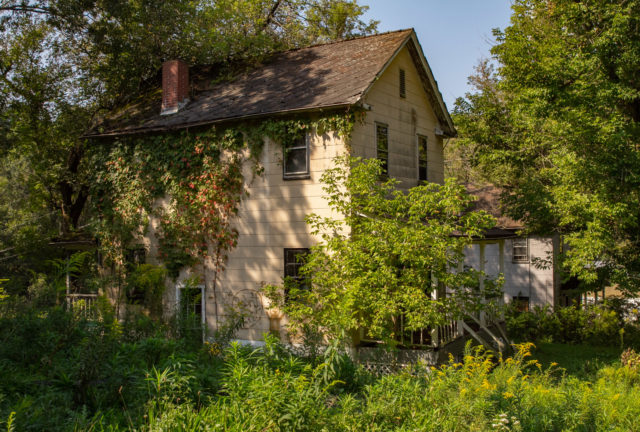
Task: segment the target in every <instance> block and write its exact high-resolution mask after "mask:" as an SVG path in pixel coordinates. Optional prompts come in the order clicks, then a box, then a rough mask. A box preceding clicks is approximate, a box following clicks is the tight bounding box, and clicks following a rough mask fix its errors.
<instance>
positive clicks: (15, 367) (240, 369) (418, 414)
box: [0, 309, 640, 432]
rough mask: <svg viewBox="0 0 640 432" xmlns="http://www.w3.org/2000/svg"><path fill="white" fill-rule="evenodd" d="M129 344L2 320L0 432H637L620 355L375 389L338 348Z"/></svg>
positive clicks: (633, 376) (65, 327)
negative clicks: (583, 369)
mask: <svg viewBox="0 0 640 432" xmlns="http://www.w3.org/2000/svg"><path fill="white" fill-rule="evenodd" d="M133 333H135V332H129V331H127V329H123V328H118V327H117V326H113V325H107V324H105V323H95V322H89V321H86V320H83V319H82V318H81V317H78V316H75V315H73V314H70V313H67V312H65V311H62V310H58V309H50V310H47V311H36V310H34V311H31V312H25V311H23V313H21V314H20V315H19V316H17V315H12V316H11V317H5V318H0V430H15V431H29V430H35V431H52V430H55V431H102V430H110V431H129V430H137V431H149V432H151V431H183V430H184V431H204V430H229V431H393V430H397V431H414V430H419V431H493V430H499V431H599V430H603V431H604V430H617V431H633V430H640V377H639V375H638V364H640V361H637V360H636V359H637V358H638V356H637V355H635V354H633V353H631V352H627V353H626V354H625V359H626V360H625V362H626V363H625V365H622V364H620V362H615V363H613V364H608V365H600V366H598V367H597V368H596V369H594V370H593V372H592V373H590V374H589V375H583V376H580V377H576V376H574V375H569V374H566V373H565V372H564V371H563V370H562V368H560V367H559V366H558V365H556V364H554V363H553V362H551V363H549V366H544V367H543V366H542V364H541V363H540V362H538V361H537V360H535V359H533V356H532V349H533V345H532V344H530V343H525V344H520V345H517V346H516V353H515V354H514V355H513V356H512V357H509V358H504V359H501V358H495V357H493V356H492V355H491V354H490V353H487V352H485V351H483V350H482V349H481V348H473V349H471V348H469V349H468V350H467V352H466V353H465V355H464V358H463V359H462V361H461V362H457V363H456V362H454V361H450V362H449V363H447V364H446V365H443V366H440V367H430V366H428V365H424V364H418V365H415V366H414V367H412V368H410V369H406V370H403V371H401V372H399V373H396V374H393V375H388V376H384V377H379V378H378V377H375V376H372V375H370V374H368V373H367V372H365V371H364V370H363V369H362V368H361V367H359V366H358V365H357V364H354V363H353V362H352V361H351V359H350V358H349V357H348V356H346V355H345V354H344V353H343V352H341V351H340V349H339V347H338V346H332V347H330V349H327V350H326V351H324V353H323V354H321V355H320V356H319V357H318V356H312V357H309V358H303V357H300V356H297V355H295V354H294V353H292V352H290V351H289V350H288V349H287V348H286V347H284V346H282V345H281V344H279V343H278V342H277V341H275V340H273V339H272V338H269V337H267V341H266V342H267V343H266V346H265V347H264V348H261V349H249V348H247V347H242V346H239V345H234V344H232V345H230V346H229V347H227V348H223V347H221V345H220V344H216V343H212V344H205V345H204V346H200V347H194V345H193V344H191V343H183V342H182V341H180V340H174V339H167V337H166V336H167V335H166V333H164V332H162V331H160V330H159V333H157V334H155V335H153V334H150V332H149V331H146V332H145V336H144V337H143V338H141V339H132V338H131V334H133ZM534 355H535V354H534ZM629 359H633V361H631V360H629Z"/></svg>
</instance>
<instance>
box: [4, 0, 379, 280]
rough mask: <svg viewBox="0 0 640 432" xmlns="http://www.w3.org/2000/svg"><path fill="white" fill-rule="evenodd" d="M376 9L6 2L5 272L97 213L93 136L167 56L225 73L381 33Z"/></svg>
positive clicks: (314, 0)
mask: <svg viewBox="0 0 640 432" xmlns="http://www.w3.org/2000/svg"><path fill="white" fill-rule="evenodd" d="M350 5H351V6H352V7H351V6H350ZM338 9H339V12H337V13H336V12H334V11H335V10H338ZM365 10H366V7H361V6H358V5H357V0H353V1H341V2H336V4H335V5H333V4H329V3H327V2H323V1H320V0H246V1H236V0H218V1H210V0H197V1H188V2H187V1H182V0H162V1H160V0H108V1H107V0H49V1H45V0H33V1H29V0H16V1H12V0H0V158H2V161H1V162H0V183H2V184H3V186H4V187H3V190H1V191H0V197H2V203H1V204H0V227H2V228H3V230H2V233H1V235H0V251H3V252H0V268H1V270H0V271H1V272H2V273H3V274H6V275H9V274H14V273H15V272H16V271H19V272H20V273H21V274H22V275H25V274H28V272H27V271H26V270H27V269H26V268H25V264H26V263H27V262H28V261H29V260H30V259H36V260H37V258H38V253H37V252H39V251H45V250H46V252H47V253H48V254H51V253H52V251H51V250H47V249H46V247H45V246H46V244H47V243H48V242H49V241H50V239H51V238H52V237H55V236H59V235H63V236H67V235H69V234H72V233H74V232H76V231H78V230H80V229H81V227H82V226H85V225H86V224H87V223H90V222H91V217H92V215H89V214H87V208H88V206H87V205H86V204H87V203H88V202H90V200H91V196H90V193H91V188H90V186H91V181H92V180H91V175H92V174H93V172H92V168H91V167H90V166H89V163H88V160H89V156H90V154H91V153H92V152H93V147H92V146H90V145H88V144H87V142H86V141H85V140H84V139H82V134H83V133H84V132H85V131H86V130H87V129H88V128H89V126H90V125H91V124H93V123H94V122H95V121H96V119H99V118H100V116H101V115H102V114H103V113H105V112H109V111H111V110H113V109H114V108H115V107H119V106H123V105H126V104H127V103H129V102H130V101H132V100H134V99H135V98H137V97H139V96H140V95H144V94H146V93H148V92H149V91H151V90H153V89H155V88H156V87H157V81H158V71H159V69H160V66H161V63H162V61H164V60H166V59H169V58H182V59H184V60H186V61H188V62H189V63H190V64H217V65H220V68H219V70H220V71H221V75H222V76H225V74H228V73H229V67H228V66H229V65H230V64H236V63H238V62H242V63H244V64H246V65H251V64H252V63H255V62H258V61H260V60H261V59H264V58H265V56H268V55H269V54H270V53H272V52H273V51H276V50H282V49H288V48H293V47H297V46H300V45H304V44H308V43H312V42H315V41H320V40H326V39H331V38H339V37H344V36H351V35H355V34H358V32H359V31H360V30H361V31H362V32H365V31H367V32H369V31H374V30H375V23H373V24H370V25H365V24H364V23H362V22H361V20H360V16H361V14H362V13H363V12H364V11H365ZM325 13H326V14H327V16H328V17H329V16H330V17H331V22H332V23H333V24H332V27H330V29H329V27H327V26H326V25H325V24H324V23H325V22H326V20H325V19H323V14H325ZM307 15H309V18H308V17H307ZM311 17H313V18H311ZM16 227H17V228H16ZM25 232H31V233H32V234H33V235H32V236H31V237H29V242H27V243H25V241H24V239H25V236H22V235H21V234H22V233H25ZM36 234H37V235H36ZM16 248H17V249H16ZM16 250H19V253H15V251H16ZM4 251H9V253H10V254H9V255H7V254H6V253H5V252H4ZM3 254H4V255H3ZM25 258H26V259H25ZM49 258H54V257H53V256H49ZM7 264H10V265H7ZM27 267H29V268H32V267H31V265H28V266H27ZM32 269H33V268H32ZM17 281H18V279H16V278H14V277H11V283H13V282H17Z"/></svg>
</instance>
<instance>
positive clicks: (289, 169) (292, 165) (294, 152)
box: [282, 135, 309, 179]
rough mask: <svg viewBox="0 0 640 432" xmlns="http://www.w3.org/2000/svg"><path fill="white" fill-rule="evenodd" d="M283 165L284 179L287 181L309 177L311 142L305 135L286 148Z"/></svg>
mask: <svg viewBox="0 0 640 432" xmlns="http://www.w3.org/2000/svg"><path fill="white" fill-rule="evenodd" d="M282 165H283V177H284V178H286V179H295V178H308V177H309V141H308V139H307V137H306V136H305V135H303V136H301V137H299V138H296V139H295V140H294V141H293V142H292V143H291V144H289V145H287V146H286V147H285V148H284V163H283V164H282Z"/></svg>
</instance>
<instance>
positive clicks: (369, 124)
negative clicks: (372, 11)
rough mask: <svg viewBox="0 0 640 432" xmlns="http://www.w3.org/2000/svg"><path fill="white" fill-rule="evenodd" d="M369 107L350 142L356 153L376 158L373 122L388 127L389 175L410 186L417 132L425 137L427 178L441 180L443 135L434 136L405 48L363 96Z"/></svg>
mask: <svg viewBox="0 0 640 432" xmlns="http://www.w3.org/2000/svg"><path fill="white" fill-rule="evenodd" d="M400 69H403V70H404V71H405V74H406V75H405V76H406V97H405V98H401V97H400V85H399V82H400V79H399V75H400ZM365 102H366V103H367V104H369V105H370V106H371V111H369V112H368V113H367V115H366V117H365V119H364V122H363V123H362V124H360V123H358V124H356V127H355V130H354V134H353V139H352V141H351V145H352V148H353V153H354V155H356V156H361V157H364V158H373V157H376V147H375V140H376V129H375V123H376V122H379V123H383V124H386V125H387V126H388V127H389V175H390V176H391V177H394V178H396V179H398V180H400V181H401V182H402V185H401V186H402V187H405V188H409V187H412V186H415V185H416V184H417V179H418V141H417V135H424V136H426V137H427V146H428V147H427V149H428V152H427V161H428V168H427V173H428V180H429V181H431V182H437V183H443V182H444V154H443V147H442V145H443V144H442V138H441V137H439V136H436V134H435V130H436V128H437V127H439V125H438V120H437V119H436V116H435V114H434V111H433V109H432V108H431V106H430V105H429V102H428V100H427V96H426V94H425V91H424V89H423V86H422V82H421V80H420V77H419V76H418V72H417V69H416V67H415V64H414V62H413V60H412V58H411V55H410V54H409V52H408V50H407V49H406V48H405V49H403V50H401V51H400V52H399V53H398V55H397V56H396V57H395V59H393V61H392V62H391V63H390V64H389V65H388V67H387V69H386V71H385V73H384V74H383V75H382V76H380V78H379V79H378V80H377V81H376V82H375V84H374V85H373V87H372V88H371V89H370V90H369V93H368V94H367V96H366V98H365Z"/></svg>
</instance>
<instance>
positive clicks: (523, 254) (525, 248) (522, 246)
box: [512, 237, 529, 262]
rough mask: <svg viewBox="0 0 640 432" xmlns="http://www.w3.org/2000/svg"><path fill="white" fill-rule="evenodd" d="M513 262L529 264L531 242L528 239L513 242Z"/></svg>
mask: <svg viewBox="0 0 640 432" xmlns="http://www.w3.org/2000/svg"><path fill="white" fill-rule="evenodd" d="M512 247H513V262H529V241H528V239H527V238H526V237H524V238H516V239H513V240H512Z"/></svg>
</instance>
